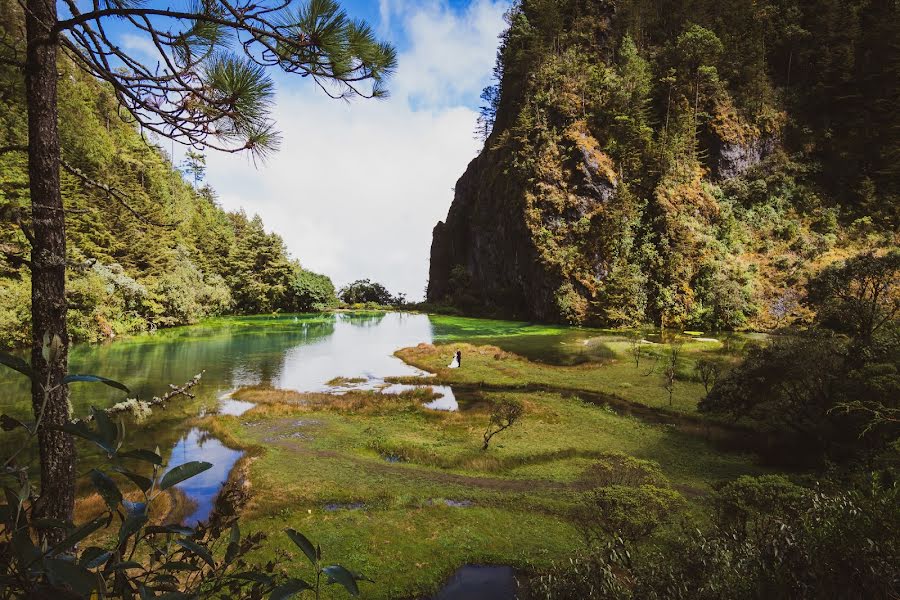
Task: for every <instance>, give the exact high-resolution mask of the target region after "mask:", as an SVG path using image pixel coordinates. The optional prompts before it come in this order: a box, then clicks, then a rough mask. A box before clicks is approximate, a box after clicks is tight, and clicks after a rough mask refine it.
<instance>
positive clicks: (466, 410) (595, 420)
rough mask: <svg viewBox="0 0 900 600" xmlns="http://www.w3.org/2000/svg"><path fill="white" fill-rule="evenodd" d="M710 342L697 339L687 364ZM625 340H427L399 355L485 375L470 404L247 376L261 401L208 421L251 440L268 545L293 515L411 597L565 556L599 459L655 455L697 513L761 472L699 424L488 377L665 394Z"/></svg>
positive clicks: (277, 543)
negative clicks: (499, 408)
mask: <svg viewBox="0 0 900 600" xmlns="http://www.w3.org/2000/svg"><path fill="white" fill-rule="evenodd" d="M623 344H627V342H623ZM697 346H698V347H699V348H703V346H700V344H699V343H698V344H697ZM706 346H713V349H714V347H715V345H714V344H709V343H707V344H706ZM456 348H461V349H462V351H463V368H462V369H457V370H452V371H450V370H448V369H445V368H444V366H445V364H446V362H449V361H448V360H447V356H449V355H450V354H451V353H452V351H453V350H455V349H456ZM699 348H697V349H695V348H688V347H685V349H684V350H685V351H684V353H683V359H682V360H683V361H684V364H681V365H680V368H681V369H688V368H690V364H689V361H691V360H693V358H692V357H696V356H698V355H699V354H700V352H701V350H700V349H699ZM614 352H615V353H616V356H617V358H616V359H611V360H609V361H607V362H605V363H604V364H591V365H582V366H578V367H553V366H548V365H543V364H538V363H533V362H530V361H527V360H525V359H522V358H520V357H517V356H515V355H511V354H507V353H503V352H501V351H498V350H497V349H496V348H491V347H475V346H469V345H461V344H452V345H447V346H443V347H434V346H420V347H418V348H414V349H406V350H402V351H400V352H398V355H399V356H401V357H402V358H404V360H407V361H408V362H410V363H411V364H414V365H416V366H419V367H422V368H425V369H428V370H431V371H434V372H436V373H437V374H438V375H437V379H438V380H440V381H445V382H450V383H457V384H459V383H464V384H475V383H478V384H481V386H482V389H481V390H480V391H475V392H470V393H467V394H462V395H460V396H459V398H458V400H459V402H460V410H459V411H458V412H438V411H432V410H428V409H425V408H423V407H422V402H423V400H425V399H427V394H426V395H423V393H422V392H421V391H417V392H413V393H409V394H405V395H401V396H399V397H396V396H382V395H380V394H376V393H372V392H350V393H349V394H347V395H344V396H328V395H324V394H299V393H295V392H287V391H281V390H266V389H264V388H248V389H245V390H240V391H238V392H237V393H235V395H234V396H235V397H236V398H238V399H245V400H250V401H254V402H257V403H258V405H257V407H256V408H254V409H252V410H251V411H250V412H248V413H246V414H244V415H242V416H239V417H233V416H232V417H224V416H219V417H209V418H207V420H206V423H205V425H206V426H207V427H209V428H210V429H212V430H213V431H214V433H215V434H216V435H218V436H219V437H220V438H221V439H223V440H227V441H228V443H230V444H235V445H240V446H242V447H245V448H248V449H251V452H250V453H249V454H250V455H251V456H252V457H253V458H251V459H250V460H248V461H247V465H246V469H247V473H248V474H249V481H250V482H251V486H252V490H253V495H252V501H251V503H250V505H249V506H248V507H247V509H246V515H245V519H244V521H243V522H242V528H244V529H245V530H247V531H251V530H262V531H265V532H266V533H269V534H270V536H271V537H270V539H269V541H268V542H267V546H266V548H265V549H264V551H263V554H264V555H265V556H267V557H268V556H274V555H275V553H276V552H277V550H278V549H279V548H280V549H290V543H289V541H288V540H287V538H286V537H285V536H284V535H283V534H282V533H281V531H282V530H283V529H284V528H285V527H294V528H296V529H298V530H300V531H302V532H304V533H305V534H306V535H308V536H309V537H310V538H311V539H313V540H314V541H317V542H319V543H321V545H322V548H323V551H324V553H325V556H326V558H327V559H330V560H334V561H335V562H341V563H343V564H345V565H346V566H348V567H349V568H351V569H354V570H356V571H361V572H363V573H365V574H366V575H368V576H370V577H372V578H373V579H374V580H375V582H374V583H366V584H363V585H364V588H363V593H364V596H365V597H367V598H407V597H415V596H417V595H421V594H424V593H427V592H429V591H433V590H435V589H436V588H437V587H438V586H439V585H440V584H441V582H442V581H443V580H444V579H445V578H446V576H448V575H449V574H450V573H451V572H452V571H453V570H455V569H456V568H457V567H459V566H461V565H463V564H466V563H494V564H510V565H514V566H517V567H521V568H526V569H534V568H540V567H542V566H546V565H548V564H549V563H550V562H551V561H552V560H559V559H565V557H567V556H568V555H570V554H571V553H572V552H573V551H574V550H576V549H577V548H578V547H579V545H581V544H582V541H581V535H580V533H579V531H578V529H577V527H575V525H574V523H573V521H572V519H571V516H572V513H573V510H575V509H576V508H577V507H578V506H579V503H580V502H581V498H582V496H583V494H584V493H585V492H587V491H589V490H591V489H593V488H595V487H597V486H600V485H604V484H605V483H604V475H603V472H604V471H603V469H602V468H600V467H602V465H604V464H606V463H607V462H608V461H609V460H610V456H611V455H612V456H613V457H615V456H617V455H619V454H624V455H626V456H629V457H634V458H635V459H640V460H644V461H651V462H652V463H656V464H657V465H658V467H659V470H660V471H661V473H662V474H663V475H664V477H665V479H666V480H667V481H668V484H669V485H671V486H672V487H673V488H674V489H675V490H677V491H678V492H680V493H681V494H682V496H683V497H684V498H685V500H686V502H685V503H684V508H683V510H685V511H689V512H691V513H693V514H698V513H702V512H703V510H704V496H705V495H706V494H707V493H708V492H709V491H710V489H711V487H710V486H711V485H712V484H714V483H716V482H718V481H723V480H727V479H731V478H734V477H737V476H739V475H741V474H754V473H761V472H762V469H761V468H760V467H758V466H756V465H755V464H754V461H753V459H752V457H750V456H746V455H739V454H724V453H721V452H718V451H716V450H715V449H714V448H712V446H710V445H709V444H708V443H707V442H706V441H704V440H703V439H702V437H699V436H694V435H689V434H686V433H681V432H679V431H677V430H676V429H674V428H673V427H670V426H666V425H658V424H650V423H647V422H644V421H641V420H639V419H637V418H635V417H629V416H624V415H620V414H617V413H616V412H615V410H613V409H610V408H609V407H603V406H598V405H596V404H590V403H586V402H584V401H581V400H579V399H578V398H577V397H574V396H573V395H571V394H562V393H557V392H552V391H509V390H507V391H497V390H496V389H491V387H492V386H513V385H522V384H543V385H547V386H552V387H560V388H567V389H584V390H588V391H593V392H603V393H615V394H617V395H618V396H621V397H622V398H625V399H628V400H633V401H635V402H641V403H643V404H646V405H648V406H657V407H663V408H668V399H667V394H666V392H665V390H663V389H662V387H661V385H660V384H659V382H658V381H657V376H656V375H654V374H651V375H643V373H644V372H646V369H648V368H649V365H650V364H651V362H652V360H653V359H652V358H645V359H644V361H646V363H647V366H646V367H644V365H642V366H641V367H640V368H639V369H635V367H634V363H633V362H631V363H627V362H626V361H625V360H619V359H618V353H620V352H624V349H616V348H614ZM623 384H630V385H623ZM657 388H659V389H657ZM702 391H703V388H702V385H700V384H699V383H696V382H692V381H685V382H679V384H678V386H677V387H676V397H675V401H674V402H673V405H674V406H673V408H674V409H675V410H678V411H681V412H685V413H690V412H694V407H695V406H696V402H697V400H698V399H699V396H700V394H702ZM503 396H513V397H515V398H516V399H518V400H519V401H521V402H522V403H523V404H524V407H525V413H524V416H523V417H522V419H521V420H520V422H518V423H516V424H515V425H514V426H513V427H511V428H510V429H509V430H507V431H504V432H502V433H500V434H499V435H497V436H496V437H495V438H494V439H493V441H492V443H491V446H490V448H489V449H488V450H487V451H486V452H483V451H481V450H480V446H481V441H482V435H483V432H484V429H485V427H486V426H487V424H488V419H489V410H490V406H491V403H492V401H494V400H496V399H498V398H501V397H503ZM296 564H297V565H298V567H299V568H301V569H302V568H305V567H304V566H303V562H302V561H301V560H299V559H298V560H297V563H296ZM341 593H342V592H338V590H334V594H335V597H342V596H341Z"/></svg>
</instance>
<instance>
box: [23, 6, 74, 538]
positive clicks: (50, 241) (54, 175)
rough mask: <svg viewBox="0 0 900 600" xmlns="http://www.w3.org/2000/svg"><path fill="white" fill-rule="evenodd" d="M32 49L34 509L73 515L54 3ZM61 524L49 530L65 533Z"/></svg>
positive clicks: (35, 21) (37, 26)
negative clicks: (51, 347)
mask: <svg viewBox="0 0 900 600" xmlns="http://www.w3.org/2000/svg"><path fill="white" fill-rule="evenodd" d="M25 9H26V10H25V14H26V20H25V28H26V36H27V41H28V50H27V56H26V66H25V89H26V97H27V100H28V177H29V184H30V189H31V210H32V228H33V234H34V244H33V248H32V250H31V263H32V268H31V325H32V334H31V339H32V352H31V363H32V368H33V369H34V378H33V381H32V385H31V401H32V406H33V409H34V413H35V418H38V419H40V420H41V421H40V427H39V429H38V444H39V449H40V460H41V490H40V496H39V497H38V500H37V503H36V505H35V516H40V517H44V518H51V519H62V520H71V518H72V512H73V508H74V504H75V446H74V443H73V441H72V437H71V436H70V435H68V434H66V433H63V432H61V431H57V430H54V429H52V427H54V426H59V425H62V424H63V423H65V422H66V421H67V420H68V419H69V398H68V396H69V391H68V388H67V386H66V385H64V384H63V378H64V377H65V375H66V372H67V369H68V352H69V336H68V331H67V328H66V289H65V277H66V224H65V214H64V212H63V206H62V198H61V196H60V183H59V166H60V155H59V131H58V129H57V95H56V94H57V90H56V84H57V68H56V54H57V47H58V42H57V39H55V38H53V37H51V36H50V34H49V33H48V30H49V29H50V28H51V27H52V26H53V25H55V23H56V18H57V16H56V3H55V2H47V1H46V0H27V1H26V7H25ZM56 336H58V344H57V348H56V349H55V352H54V356H52V357H50V360H45V358H44V353H43V352H42V350H43V347H44V343H45V342H44V340H45V339H48V340H53V339H54V338H55V337H56ZM62 533H63V532H62V531H61V530H54V531H52V532H51V533H50V535H49V536H48V537H49V538H50V540H51V541H54V540H55V539H60V538H61V536H62Z"/></svg>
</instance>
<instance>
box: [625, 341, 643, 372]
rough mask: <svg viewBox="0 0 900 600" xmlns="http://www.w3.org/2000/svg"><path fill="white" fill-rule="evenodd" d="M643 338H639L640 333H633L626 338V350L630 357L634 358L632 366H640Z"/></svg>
mask: <svg viewBox="0 0 900 600" xmlns="http://www.w3.org/2000/svg"><path fill="white" fill-rule="evenodd" d="M643 342H644V340H643V339H642V338H641V335H640V334H635V335H633V336H631V337H630V338H629V339H628V350H629V352H631V358H633V359H634V368H635V369H637V368H640V366H641V354H642V351H643V348H642V345H643Z"/></svg>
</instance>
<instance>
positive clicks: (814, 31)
mask: <svg viewBox="0 0 900 600" xmlns="http://www.w3.org/2000/svg"><path fill="white" fill-rule="evenodd" d="M806 4H809V6H807V5H806ZM813 4H815V6H813ZM822 4H823V3H802V2H801V3H797V2H788V1H787V0H778V1H771V2H768V3H760V2H754V1H752V0H724V1H717V2H713V1H711V0H710V1H700V2H697V1H690V2H689V1H688V0H668V1H664V2H651V1H649V0H630V1H613V0H607V1H600V2H597V1H593V2H588V1H582V0H522V2H520V3H519V4H517V5H516V6H515V7H514V8H513V9H512V10H511V11H510V12H509V14H508V23H509V28H508V30H507V31H506V32H505V33H504V35H503V36H502V39H501V46H500V51H499V53H498V63H497V69H496V72H497V75H498V82H497V85H496V86H495V88H494V89H493V90H488V91H489V92H491V93H488V94H485V97H486V98H490V99H492V100H491V101H489V104H488V105H487V106H485V107H484V108H483V109H482V112H483V114H482V121H483V123H485V124H486V125H487V126H488V127H487V128H489V129H490V135H489V136H488V137H487V139H486V141H485V145H484V149H483V150H482V152H481V153H480V155H479V156H478V157H477V158H475V159H474V160H473V161H472V162H471V163H470V164H469V166H468V168H467V169H466V172H465V173H464V174H463V176H462V177H461V178H460V179H459V182H458V183H457V186H456V190H455V197H454V200H453V204H452V206H451V207H450V210H449V213H448V215H447V218H446V220H445V221H443V222H440V223H438V224H437V225H436V226H435V228H434V237H433V241H432V248H431V269H430V279H429V286H428V300H429V301H431V302H443V303H449V304H453V305H456V306H459V307H461V308H463V309H465V310H468V311H472V312H480V313H492V314H498V315H505V316H517V317H522V318H530V319H537V320H542V321H566V322H571V323H592V324H604V325H631V324H635V323H639V322H647V321H652V322H656V323H658V324H663V325H675V326H695V327H705V328H706V327H708V328H738V327H747V326H756V327H771V326H775V325H779V324H782V323H783V322H784V321H786V320H790V319H791V318H795V317H801V316H802V309H801V308H800V304H799V302H798V301H797V298H798V292H797V290H798V289H799V287H800V286H801V284H802V283H803V281H804V280H805V278H806V277H807V276H808V275H809V274H810V273H812V272H813V271H815V270H816V269H818V268H820V267H821V265H822V264H825V263H827V262H829V261H830V260H833V259H834V258H837V257H840V256H843V255H846V254H847V253H849V252H852V251H854V250H858V249H860V247H868V246H872V245H891V244H894V243H896V239H895V238H894V235H893V232H895V231H896V226H897V203H896V200H897V169H896V167H893V166H891V164H890V163H889V161H886V159H885V158H884V157H885V156H888V155H891V153H896V152H897V151H898V142H897V140H896V139H895V138H892V137H891V136H884V135H874V136H873V137H865V134H864V133H862V132H863V131H864V128H865V127H869V128H872V127H877V126H876V123H880V124H881V126H891V127H896V126H897V125H898V119H897V117H896V115H892V114H890V113H889V112H885V111H884V110H883V102H884V101H886V100H887V99H888V98H890V97H894V96H892V95H896V94H897V91H898V85H897V82H896V79H897V78H896V75H897V73H896V69H897V65H898V64H900V62H898V51H897V48H896V45H895V44H892V43H891V42H890V39H891V38H892V37H895V34H896V33H898V32H900V29H898V27H897V15H896V8H895V7H892V6H893V5H890V4H889V3H865V2H861V1H860V2H851V3H841V2H825V3H824V4H825V5H827V6H822ZM851 5H852V6H851ZM848 23H849V24H850V25H849V28H848ZM875 23H878V24H879V25H878V27H876V28H875V29H876V30H872V29H869V30H865V31H864V27H865V26H866V24H870V25H871V26H872V27H875ZM885 23H887V24H885ZM854 26H855V27H854ZM848 32H849V33H848ZM822 43H831V44H833V47H832V52H831V53H829V54H828V56H823V55H822V53H821V52H818V50H819V49H820V47H821V44H822ZM879 52H881V53H882V54H878V53H879ZM849 55H852V57H849ZM863 56H864V57H865V58H866V60H862V58H861V57H863ZM848 57H849V58H848ZM861 72H862V74H861ZM851 76H852V77H856V78H858V79H855V80H852V81H851ZM853 81H857V82H858V83H857V84H855V85H856V86H857V87H859V86H863V87H865V89H864V90H862V89H860V90H855V91H856V92H858V93H857V94H856V95H855V96H853V98H855V100H847V98H846V97H845V98H843V99H841V100H835V101H834V102H828V101H823V97H822V94H826V95H828V97H833V96H834V94H835V93H837V91H838V90H840V91H842V92H851V91H853V90H854V84H853ZM875 82H879V83H875ZM848 102H849V103H851V104H852V103H853V102H855V103H856V104H855V105H853V106H848ZM848 110H849V111H850V112H848ZM836 136H837V138H836ZM873 144H874V145H875V146H877V148H873V147H872V145H873ZM861 220H862V221H864V222H865V227H863V226H862V224H861V223H860V221H861ZM861 228H864V229H866V231H865V232H863V231H861Z"/></svg>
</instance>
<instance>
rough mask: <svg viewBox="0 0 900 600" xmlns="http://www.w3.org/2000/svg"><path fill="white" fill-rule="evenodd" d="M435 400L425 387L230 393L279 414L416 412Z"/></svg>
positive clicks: (255, 389)
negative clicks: (381, 390)
mask: <svg viewBox="0 0 900 600" xmlns="http://www.w3.org/2000/svg"><path fill="white" fill-rule="evenodd" d="M420 383H421V381H420ZM438 397H440V394H436V393H434V392H433V391H432V390H431V389H430V388H426V387H422V388H416V389H412V390H407V391H404V392H402V393H399V394H382V393H379V392H375V391H370V390H350V391H348V392H346V393H343V394H328V393H324V392H296V391H293V390H283V389H277V388H272V387H266V386H248V387H243V388H240V389H238V390H237V391H235V392H234V393H233V394H232V398H234V399H236V400H241V401H244V402H253V403H254V404H257V405H258V406H257V408H254V409H251V411H258V410H259V409H260V407H269V411H268V412H269V413H270V414H271V413H274V412H278V411H281V412H295V411H298V410H299V411H309V412H315V411H335V412H346V413H362V414H373V413H382V412H393V411H397V410H417V409H418V408H420V407H421V405H422V404H424V403H426V402H430V401H431V400H434V399H435V398H438Z"/></svg>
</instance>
